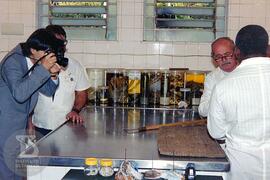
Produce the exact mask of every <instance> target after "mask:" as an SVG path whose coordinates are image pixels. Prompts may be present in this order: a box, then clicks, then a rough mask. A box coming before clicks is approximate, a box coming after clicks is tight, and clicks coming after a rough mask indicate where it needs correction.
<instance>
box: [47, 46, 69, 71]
mask: <svg viewBox="0 0 270 180" xmlns="http://www.w3.org/2000/svg"><path fill="white" fill-rule="evenodd" d="M51 52H53V53H54V54H55V56H56V63H57V64H59V65H60V66H62V67H64V68H65V67H67V65H68V58H66V57H65V49H64V48H62V47H60V48H58V49H56V50H51V49H50V50H48V51H46V53H47V54H49V53H51Z"/></svg>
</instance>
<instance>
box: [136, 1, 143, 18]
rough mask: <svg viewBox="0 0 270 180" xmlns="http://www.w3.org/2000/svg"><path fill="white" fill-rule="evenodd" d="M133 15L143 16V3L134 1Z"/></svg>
mask: <svg viewBox="0 0 270 180" xmlns="http://www.w3.org/2000/svg"><path fill="white" fill-rule="evenodd" d="M134 15H135V16H143V3H142V2H135V4H134Z"/></svg>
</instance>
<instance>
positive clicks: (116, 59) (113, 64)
mask: <svg viewBox="0 0 270 180" xmlns="http://www.w3.org/2000/svg"><path fill="white" fill-rule="evenodd" d="M120 64H121V56H120V55H111V54H110V55H109V56H108V66H109V68H119V66H120Z"/></svg>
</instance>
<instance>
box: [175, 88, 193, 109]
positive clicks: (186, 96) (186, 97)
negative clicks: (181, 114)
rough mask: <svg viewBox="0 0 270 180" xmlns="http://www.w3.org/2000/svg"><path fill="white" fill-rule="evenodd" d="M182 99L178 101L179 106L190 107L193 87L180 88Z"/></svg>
mask: <svg viewBox="0 0 270 180" xmlns="http://www.w3.org/2000/svg"><path fill="white" fill-rule="evenodd" d="M180 93H181V99H180V102H179V103H178V106H179V108H188V107H190V105H191V94H190V93H191V89H190V88H180Z"/></svg>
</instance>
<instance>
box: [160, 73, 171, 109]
mask: <svg viewBox="0 0 270 180" xmlns="http://www.w3.org/2000/svg"><path fill="white" fill-rule="evenodd" d="M169 85H170V73H169V71H163V72H162V73H161V86H160V102H159V103H160V105H165V106H166V105H170V89H169Z"/></svg>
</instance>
